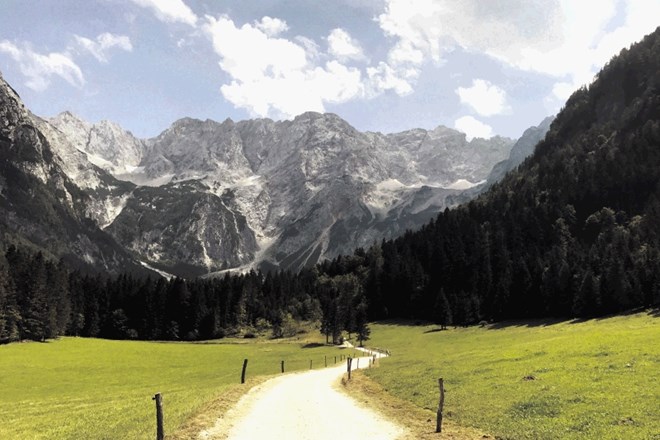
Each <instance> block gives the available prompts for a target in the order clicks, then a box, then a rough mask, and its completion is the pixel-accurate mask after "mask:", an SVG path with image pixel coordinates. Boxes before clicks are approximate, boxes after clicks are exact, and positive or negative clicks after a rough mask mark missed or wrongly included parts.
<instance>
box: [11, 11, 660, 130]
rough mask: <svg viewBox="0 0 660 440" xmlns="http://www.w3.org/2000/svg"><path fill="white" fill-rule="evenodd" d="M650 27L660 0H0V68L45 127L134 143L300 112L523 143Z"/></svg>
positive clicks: (376, 126)
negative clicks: (84, 124)
mask: <svg viewBox="0 0 660 440" xmlns="http://www.w3.org/2000/svg"><path fill="white" fill-rule="evenodd" d="M658 17H660V0H594V1H592V0H579V1H578V0H498V1H496V0H334V1H321V0H319V1H315V0H254V1H248V0H218V1H211V0H86V1H80V0H75V1H74V0H57V1H54V0H0V71H1V72H2V74H3V76H4V78H5V79H6V80H7V81H8V82H9V83H10V84H11V85H12V86H13V87H14V88H15V89H16V90H17V91H18V92H19V94H20V95H21V97H22V98H23V100H24V101H25V103H26V105H27V106H28V108H30V109H31V110H32V111H33V112H34V113H36V114H38V115H40V116H54V115H56V114H57V113H59V112H62V111H64V110H70V111H72V112H73V113H75V114H78V115H79V116H81V117H83V118H84V119H86V120H89V121H91V122H96V121H99V120H102V119H109V120H111V121H115V122H118V123H119V124H121V125H122V126H123V127H124V128H126V129H129V130H131V131H132V132H133V133H134V134H135V135H137V136H139V137H152V136H155V135H157V134H158V133H160V132H161V131H162V130H164V129H166V128H167V127H168V126H169V125H170V124H172V123H173V122H174V121H175V120H177V119H179V118H181V117H186V116H188V117H195V118H200V119H207V118H210V119H214V120H219V121H222V120H224V119H226V118H228V117H229V118H232V119H234V120H242V119H248V118H255V117H270V118H273V119H291V118H293V117H295V116H296V115H297V114H300V113H302V112H304V111H309V110H312V111H326V112H333V113H337V114H338V115H339V116H341V117H343V118H344V119H346V120H347V121H348V122H350V123H351V124H352V125H354V126H355V127H356V128H358V129H360V130H371V131H381V132H386V133H387V132H396V131H402V130H406V129H411V128H416V127H421V128H434V127H436V126H438V125H445V126H448V127H453V128H458V129H460V130H461V131H464V132H466V133H467V134H468V136H469V137H475V136H479V137H490V136H492V135H494V134H499V135H504V136H510V137H518V136H520V135H521V134H522V131H523V130H524V129H525V128H527V127H529V126H531V125H536V124H538V123H539V122H540V121H541V120H542V119H543V118H544V117H545V116H547V115H549V114H554V113H556V112H557V111H558V110H559V109H560V108H561V106H562V104H563V103H564V102H565V100H566V98H567V97H568V96H569V95H570V93H571V92H572V91H573V90H575V89H576V88H577V87H579V86H580V85H582V84H588V83H589V82H590V81H591V79H592V78H593V75H594V74H595V73H596V72H597V71H598V70H599V69H600V68H601V67H602V66H603V65H604V63H605V62H607V61H608V60H609V59H610V58H612V56H614V55H615V54H616V53H618V52H619V51H620V50H621V49H622V48H623V47H627V46H629V45H630V44H631V43H633V42H635V41H638V40H640V39H641V38H642V37H643V36H644V35H646V34H648V33H650V32H652V31H653V30H655V28H656V27H657V26H658V25H660V19H658Z"/></svg>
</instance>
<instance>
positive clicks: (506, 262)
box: [323, 30, 660, 324]
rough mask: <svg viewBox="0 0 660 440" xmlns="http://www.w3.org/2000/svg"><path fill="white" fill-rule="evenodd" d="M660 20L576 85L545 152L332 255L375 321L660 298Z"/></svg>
mask: <svg viewBox="0 0 660 440" xmlns="http://www.w3.org/2000/svg"><path fill="white" fill-rule="evenodd" d="M659 183H660V30H656V31H655V32H654V33H653V34H651V35H649V36H648V37H646V38H645V39H644V40H643V41H641V42H640V43H638V44H636V45H634V46H633V47H631V48H630V49H629V50H627V49H626V50H623V51H622V52H621V54H620V55H619V56H617V57H615V58H614V59H612V60H611V61H610V62H609V63H608V64H607V65H606V67H605V68H604V69H603V70H602V71H601V72H600V74H599V75H598V76H597V77H596V79H595V80H594V82H593V83H592V84H591V85H589V86H588V87H583V88H581V89H580V90H578V91H577V92H575V93H574V94H573V95H572V96H571V98H570V99H569V100H568V102H567V103H566V105H565V107H564V109H563V110H562V111H561V113H560V114H559V115H558V116H557V119H556V120H555V121H554V122H553V124H552V126H551V128H550V132H549V133H548V134H547V136H546V138H545V140H544V141H542V142H541V143H539V145H538V146H537V148H536V152H535V154H534V155H533V156H531V157H530V158H529V159H527V160H526V161H525V162H524V163H523V164H522V165H521V166H520V167H519V168H518V169H517V170H516V171H514V172H512V173H510V174H509V175H507V177H506V178H505V179H504V180H503V181H502V182H501V183H499V184H496V185H495V186H494V187H493V188H492V189H491V190H490V191H489V192H488V193H486V194H484V195H483V196H482V197H480V198H479V199H477V200H475V201H472V202H470V203H468V204H466V205H462V206H461V207H459V208H457V209H454V210H451V211H445V212H444V213H443V214H442V215H440V216H438V218H437V219H436V220H435V221H433V222H431V223H430V224H428V225H427V226H425V227H424V228H423V229H422V230H421V231H419V232H416V233H408V234H406V235H405V236H404V237H402V238H400V239H397V240H394V241H388V242H383V243H382V244H381V245H380V246H376V247H374V248H372V249H370V250H369V251H368V252H366V253H357V254H356V255H355V256H353V257H351V258H341V259H337V260H335V261H333V262H332V263H329V264H325V265H324V266H323V271H324V272H327V273H328V274H332V275H334V274H341V273H346V272H360V271H366V272H367V273H368V275H367V277H366V279H365V285H364V288H365V290H366V292H367V297H368V299H369V305H370V316H371V318H373V319H380V318H386V317H395V316H396V317H415V318H428V319H436V320H440V321H442V322H446V323H449V322H452V321H453V322H454V323H459V324H463V323H471V322H476V321H479V320H481V319H495V320H499V319H506V318H526V317H539V316H564V317H568V316H595V315H602V314H607V313H614V312H618V311H622V310H626V309H630V308H633V307H638V306H651V305H657V304H658V303H659V302H660V234H659V230H658V225H660V200H659V198H660V186H659Z"/></svg>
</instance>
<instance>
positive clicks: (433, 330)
mask: <svg viewBox="0 0 660 440" xmlns="http://www.w3.org/2000/svg"><path fill="white" fill-rule="evenodd" d="M445 330H447V329H446V328H432V329H429V330H426V331H425V332H424V333H436V332H444V331H445Z"/></svg>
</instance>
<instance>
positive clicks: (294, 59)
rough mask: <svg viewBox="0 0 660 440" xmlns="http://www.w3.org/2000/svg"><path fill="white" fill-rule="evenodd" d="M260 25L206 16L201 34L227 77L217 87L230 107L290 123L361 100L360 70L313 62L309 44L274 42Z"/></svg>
mask: <svg viewBox="0 0 660 440" xmlns="http://www.w3.org/2000/svg"><path fill="white" fill-rule="evenodd" d="M263 23H264V21H263V20H262V21H261V22H260V25H261V24H263ZM260 25H251V24H245V25H243V26H241V27H237V26H236V25H235V24H234V22H233V21H232V20H231V19H230V18H229V17H227V16H221V17H219V18H217V19H216V18H213V17H209V16H207V17H206V23H205V24H204V26H203V30H204V32H205V33H206V34H207V35H208V36H209V38H211V41H212V43H213V48H214V50H215V52H216V53H217V54H218V56H219V57H220V61H219V65H220V67H221V68H222V70H224V71H225V72H226V73H227V74H228V75H229V76H230V77H231V82H230V83H229V84H224V85H223V86H222V87H221V88H220V90H221V92H222V94H223V96H224V97H225V99H227V100H228V101H229V102H231V103H232V104H234V105H235V106H237V107H240V108H244V109H246V110H248V111H249V112H250V113H251V114H252V115H255V116H261V117H264V116H270V117H276V118H279V117H284V118H290V117H293V116H295V115H298V114H300V113H303V112H305V111H310V110H311V111H319V112H322V111H324V110H325V104H326V103H342V102H346V101H348V100H350V99H353V98H356V97H359V96H362V95H363V93H364V90H363V89H364V88H363V84H362V74H361V72H360V70H358V69H355V68H351V67H347V66H345V65H343V64H341V63H340V62H338V61H336V60H332V61H325V62H322V61H320V60H319V59H315V57H314V56H313V55H314V54H313V52H314V48H313V45H310V44H309V41H307V40H300V39H298V40H297V41H298V42H300V44H298V43H297V42H295V41H292V40H287V39H284V38H278V37H273V36H271V35H269V34H268V33H266V32H264V30H263V29H261V28H260ZM310 47H311V49H310ZM310 54H311V55H312V56H310Z"/></svg>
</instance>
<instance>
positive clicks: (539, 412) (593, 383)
mask: <svg viewBox="0 0 660 440" xmlns="http://www.w3.org/2000/svg"><path fill="white" fill-rule="evenodd" d="M507 324H509V325H506V326H502V327H498V328H479V327H472V328H467V329H463V328H461V329H450V330H448V331H441V332H440V331H434V330H436V329H437V328H436V326H401V325H383V324H375V325H372V340H371V341H369V342H370V344H371V345H373V346H383V347H387V348H389V349H390V350H392V353H393V356H392V357H391V358H388V359H383V360H382V361H381V362H382V367H381V368H378V369H372V370H369V371H367V372H366V374H368V375H369V376H370V377H372V378H373V379H375V380H376V381H378V382H380V383H381V384H382V385H384V386H385V388H386V389H387V390H388V392H390V393H392V394H394V395H396V396H399V397H402V398H405V399H407V400H410V401H412V402H413V403H415V404H416V405H418V406H420V407H422V408H428V409H431V410H435V409H436V408H437V400H438V389H437V378H439V377H443V378H444V379H445V384H446V385H445V388H446V390H447V393H446V400H445V414H446V416H447V417H449V418H450V419H452V420H454V421H456V422H458V423H459V424H462V425H465V426H474V427H478V428H480V429H482V430H484V431H487V432H489V433H491V434H493V435H495V436H497V438H501V439H534V440H541V439H576V440H577V439H660V412H658V408H660V318H657V317H653V316H652V315H651V314H648V313H640V314H636V315H631V316H619V317H612V318H608V319H602V320H590V321H586V322H581V323H569V322H561V323H547V322H545V323H543V322H537V323H507Z"/></svg>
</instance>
